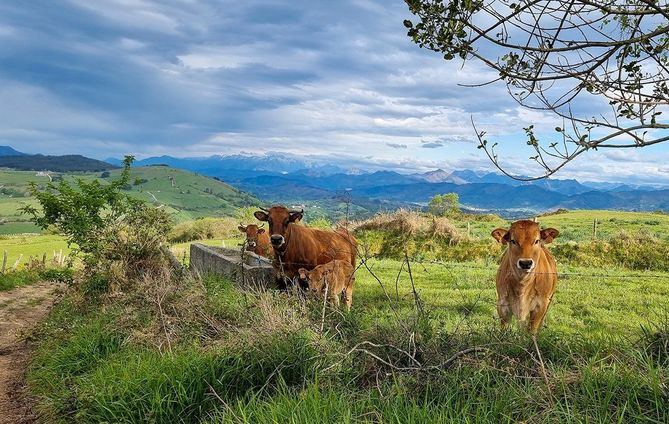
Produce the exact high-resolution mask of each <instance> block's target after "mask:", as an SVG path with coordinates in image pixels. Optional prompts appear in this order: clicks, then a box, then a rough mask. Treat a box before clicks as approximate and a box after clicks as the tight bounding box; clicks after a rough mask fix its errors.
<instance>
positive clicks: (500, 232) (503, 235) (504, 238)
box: [490, 228, 509, 244]
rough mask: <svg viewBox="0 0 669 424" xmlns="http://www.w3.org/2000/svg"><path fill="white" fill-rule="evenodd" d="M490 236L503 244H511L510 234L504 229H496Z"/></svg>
mask: <svg viewBox="0 0 669 424" xmlns="http://www.w3.org/2000/svg"><path fill="white" fill-rule="evenodd" d="M490 235H491V236H492V237H493V238H494V239H495V240H497V241H498V242H500V243H502V244H507V243H508V242H509V232H508V231H507V230H505V229H504V228H495V229H494V230H493V231H492V233H490Z"/></svg>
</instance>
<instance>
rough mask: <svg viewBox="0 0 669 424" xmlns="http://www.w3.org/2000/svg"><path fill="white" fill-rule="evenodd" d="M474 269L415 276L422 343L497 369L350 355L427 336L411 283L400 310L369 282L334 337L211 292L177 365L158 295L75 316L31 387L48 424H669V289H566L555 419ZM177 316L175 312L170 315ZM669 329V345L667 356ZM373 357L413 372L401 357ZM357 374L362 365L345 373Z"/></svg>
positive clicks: (279, 301) (558, 312)
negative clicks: (652, 332) (654, 329)
mask: <svg viewBox="0 0 669 424" xmlns="http://www.w3.org/2000/svg"><path fill="white" fill-rule="evenodd" d="M462 265H463V264H454V265H452V266H447V267H444V266H433V265H428V266H426V267H425V268H423V267H421V266H420V265H418V264H414V269H413V272H414V278H415V281H416V283H417V286H418V290H419V292H420V293H421V296H422V298H423V300H424V301H425V305H426V310H427V312H428V316H429V321H428V322H429V324H428V325H427V326H421V327H420V330H419V335H418V336H417V337H418V344H419V346H420V349H421V351H423V352H424V354H423V356H421V358H420V360H421V361H422V362H423V363H426V364H439V363H441V362H442V361H443V360H445V359H446V358H449V357H450V356H451V355H453V354H454V353H455V352H458V351H460V350H462V349H464V348H466V347H472V346H480V345H485V346H491V349H492V352H493V353H491V354H490V355H489V356H487V357H486V359H485V360H477V359H476V358H477V356H476V355H468V356H466V357H464V358H463V359H462V360H461V361H458V362H457V364H456V365H455V366H453V367H450V368H448V369H447V370H446V371H445V372H438V371H436V370H435V371H432V372H427V373H425V374H422V373H414V372H393V371H392V370H391V369H389V368H387V367H383V366H381V365H380V364H378V363H375V362H374V361H372V360H371V358H370V357H368V356H365V355H363V354H354V355H352V356H346V355H345V353H346V352H348V351H349V349H350V348H351V347H352V346H354V345H356V344H357V343H358V342H360V341H363V340H372V341H374V342H375V343H377V344H379V345H383V344H386V343H387V344H393V345H396V346H400V347H403V348H405V343H406V341H407V338H405V337H406V335H405V334H404V330H403V327H404V326H411V323H412V319H411V314H412V311H414V305H413V303H412V301H411V298H412V295H411V290H410V285H409V281H408V279H407V275H406V273H404V274H403V276H402V277H401V279H400V282H399V285H398V294H399V296H398V298H399V301H397V300H391V301H388V300H387V299H386V297H385V295H384V294H383V289H382V288H381V287H380V286H379V284H378V282H376V280H374V279H373V278H372V277H371V275H369V274H368V273H367V272H366V271H364V270H363V271H360V272H359V273H358V282H357V291H356V293H355V296H354V309H353V312H352V313H351V314H344V315H340V314H338V313H335V312H329V313H328V314H327V316H326V318H325V328H326V333H325V335H324V336H321V335H320V334H319V330H318V328H319V324H320V319H321V318H320V317H321V315H320V302H308V303H307V304H306V306H305V305H304V304H301V303H300V302H298V301H297V299H295V298H290V297H286V295H278V294H269V295H260V296H258V295H257V294H254V293H248V294H243V295H242V293H240V292H239V291H238V290H237V289H235V288H232V287H231V286H230V285H229V284H227V283H225V282H222V281H216V280H211V281H208V282H207V283H205V287H206V293H205V298H206V304H205V307H204V309H202V312H204V313H205V314H207V315H208V316H209V317H210V318H208V320H207V324H208V325H205V326H204V327H202V328H200V327H198V326H196V325H195V326H194V325H193V324H192V323H189V322H188V321H187V320H186V319H185V318H184V316H183V315H185V314H188V313H193V312H194V311H197V310H198V309H197V308H198V307H199V302H197V301H195V302H194V301H193V299H192V298H191V299H190V300H188V302H187V303H186V304H187V305H190V306H189V309H188V310H181V311H180V312H179V315H178V319H177V320H176V321H177V322H176V324H170V325H172V326H173V325H176V327H177V329H176V330H174V332H172V333H171V334H172V336H171V337H172V352H171V353H166V352H165V351H164V349H166V345H165V340H163V341H162V342H161V343H158V341H154V342H147V340H146V336H147V335H148V334H151V333H153V334H154V336H153V337H158V338H159V339H160V337H161V333H162V332H163V328H162V325H165V324H162V325H158V326H156V324H155V323H156V322H158V323H160V322H161V321H160V320H159V317H158V316H156V315H154V316H153V318H151V314H152V313H155V312H151V311H152V310H153V309H155V305H154V306H152V302H151V296H150V295H148V296H147V301H148V302H147V303H145V304H143V306H141V307H139V308H135V309H133V308H128V306H127V305H126V306H125V307H124V306H123V304H122V303H121V304H119V303H118V301H117V302H116V305H115V306H112V307H110V308H96V307H93V308H90V310H89V311H88V312H85V311H84V309H85V308H83V309H82V308H79V307H77V306H76V305H75V304H73V303H70V302H69V301H68V302H64V303H63V304H61V305H60V306H59V307H58V308H57V310H56V311H55V313H54V314H53V315H52V317H51V319H50V320H49V322H48V323H47V324H46V325H45V329H44V331H45V332H44V333H43V337H46V341H45V342H44V343H43V344H42V346H41V347H40V349H39V352H38V356H37V359H36V361H35V362H34V363H33V366H32V369H31V372H30V374H29V379H30V382H31V387H32V389H33V390H34V391H36V392H37V394H38V395H39V396H40V399H41V407H42V408H44V409H43V410H44V411H46V412H47V413H49V412H50V413H55V415H56V416H58V417H59V418H61V419H64V420H65V419H66V417H68V416H70V415H66V414H73V413H74V414H75V415H74V416H76V417H78V419H79V420H80V421H82V422H101V421H105V422H144V421H147V420H148V421H152V422H166V423H167V422H180V421H186V422H198V421H200V420H210V421H206V422H212V423H213V422H237V423H239V422H294V423H300V422H362V421H370V422H398V423H399V422H416V423H418V422H425V423H431V422H490V423H500V422H565V421H569V422H637V421H640V420H650V422H666V420H667V419H669V403H668V402H667V401H669V392H667V390H666V384H667V381H669V368H667V366H668V365H669V362H668V361H669V359H668V358H667V357H666V354H667V353H666V352H667V351H666V347H665V350H662V348H661V347H659V346H655V347H649V346H650V345H648V341H649V339H648V338H645V337H644V336H643V332H642V331H641V330H640V325H642V324H649V323H661V322H662V319H663V317H662V315H660V313H661V311H663V310H664V311H665V313H666V305H667V300H668V299H669V288H668V286H667V284H666V281H662V282H660V281H656V280H650V279H646V278H644V277H643V276H639V278H638V279H633V280H627V279H624V280H623V279H621V276H620V275H616V278H612V279H607V280H600V279H596V278H595V279H593V278H573V279H569V280H566V281H563V282H562V283H561V284H560V289H559V292H558V294H557V295H556V299H555V302H556V303H555V305H554V306H553V308H552V309H551V310H550V312H549V316H548V319H547V323H546V327H545V328H544V330H543V331H542V333H541V335H540V337H539V343H540V345H541V349H542V351H543V355H544V358H545V360H546V363H547V367H548V372H549V375H550V379H551V384H552V385H553V391H554V393H555V395H556V399H554V401H553V402H555V405H551V404H550V402H549V396H548V394H547V392H546V390H545V386H544V383H543V381H542V379H541V377H540V374H539V373H538V366H537V364H536V363H535V362H534V359H533V358H532V356H531V354H530V353H528V351H527V350H526V349H528V347H529V346H530V344H529V340H528V339H527V338H525V337H524V336H523V335H522V334H521V333H518V332H516V331H515V330H512V331H511V332H509V333H500V332H498V331H497V324H496V322H495V320H494V318H493V315H494V312H493V304H492V302H493V299H494V294H493V292H492V288H491V286H492V280H491V275H490V271H489V270H469V271H468V270H466V269H463V268H462ZM370 266H371V267H372V268H373V269H374V270H375V273H376V274H377V275H378V276H379V277H380V278H381V280H382V281H384V282H385V284H386V285H387V287H386V288H387V290H388V291H389V292H390V293H391V297H392V298H395V288H394V284H393V282H394V280H395V276H396V273H397V271H398V270H399V268H400V263H398V262H396V261H372V262H371V263H370ZM664 276H665V277H669V274H664ZM197 286H198V285H197V284H196V285H195V287H197ZM181 290H184V288H181ZM187 290H189V289H187ZM140 293H143V292H140ZM170 293H171V294H170V296H177V297H178V296H183V294H181V295H179V294H178V293H177V292H174V291H170ZM142 295H143V294H140V295H134V297H141V296H142ZM169 301H170V298H166V299H165V300H164V302H169ZM177 301H178V299H177ZM182 302H183V301H182ZM391 304H392V305H393V306H394V310H393V309H392V308H391V306H390V305H391ZM165 306H167V307H168V308H167V309H166V311H167V310H171V309H169V303H166V305H164V307H165ZM182 306H183V304H182ZM663 308H664V309H663ZM394 311H396V312H394ZM166 313H167V312H166ZM395 313H397V314H398V315H397V316H396V315H395ZM174 318H176V317H172V318H170V317H169V316H168V319H174ZM664 319H665V320H666V317H665V318H664ZM151 322H153V323H154V324H151ZM168 322H169V321H168ZM400 323H401V324H400ZM667 325H668V324H667V323H665V324H664V327H662V331H664V336H661V335H660V336H659V337H660V339H659V340H660V341H662V340H664V341H665V342H666V340H667V335H666V331H667V327H666V326H667ZM172 326H170V327H169V328H170V329H171V330H170V331H173V330H172V329H173V327H172ZM165 331H167V330H165ZM179 336H181V339H180V338H179ZM654 337H655V336H654ZM661 337H664V339H662V338H661ZM179 340H181V341H179ZM156 345H159V346H162V349H163V352H162V353H159V352H158V351H157V348H156ZM656 348H657V349H658V350H655V349H656ZM368 349H371V350H372V351H374V352H377V353H378V354H381V356H382V357H384V358H387V359H388V360H392V361H393V362H396V363H399V364H404V365H405V366H409V365H411V364H410V363H407V362H406V361H405V362H402V359H403V358H404V359H406V357H404V356H403V355H402V354H401V353H398V352H396V351H392V350H390V351H387V350H384V349H378V348H376V349H375V348H372V347H368ZM382 352H383V353H382ZM386 355H388V356H386ZM657 355H659V356H657ZM342 358H344V359H345V358H354V360H353V361H351V362H349V361H348V360H344V362H343V363H341V362H340V361H341V360H342ZM391 358H392V359H391ZM338 363H339V364H340V365H337V364H338ZM331 366H334V368H332V367H331ZM326 370H328V371H326ZM377 386H378V387H377ZM47 416H48V415H47Z"/></svg>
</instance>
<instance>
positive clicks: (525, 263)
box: [518, 259, 534, 270]
mask: <svg viewBox="0 0 669 424" xmlns="http://www.w3.org/2000/svg"><path fill="white" fill-rule="evenodd" d="M532 266H534V261H533V260H532V259H519V260H518V268H520V269H524V270H528V269H532Z"/></svg>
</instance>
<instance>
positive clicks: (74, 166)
mask: <svg viewBox="0 0 669 424" xmlns="http://www.w3.org/2000/svg"><path fill="white" fill-rule="evenodd" d="M0 168H11V169H16V170H19V171H51V172H98V171H109V170H112V169H116V168H118V166H116V165H112V164H109V163H107V162H102V161H99V160H96V159H91V158H87V157H85V156H81V155H65V156H44V155H28V154H25V153H21V152H18V151H16V150H14V149H12V148H11V147H9V146H0Z"/></svg>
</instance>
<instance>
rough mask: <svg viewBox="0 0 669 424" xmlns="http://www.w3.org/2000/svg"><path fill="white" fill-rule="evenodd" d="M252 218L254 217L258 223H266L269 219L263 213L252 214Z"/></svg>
mask: <svg viewBox="0 0 669 424" xmlns="http://www.w3.org/2000/svg"><path fill="white" fill-rule="evenodd" d="M253 216H255V217H256V219H257V220H258V221H267V220H268V219H269V215H267V214H266V213H265V212H263V211H255V212H253Z"/></svg>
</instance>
